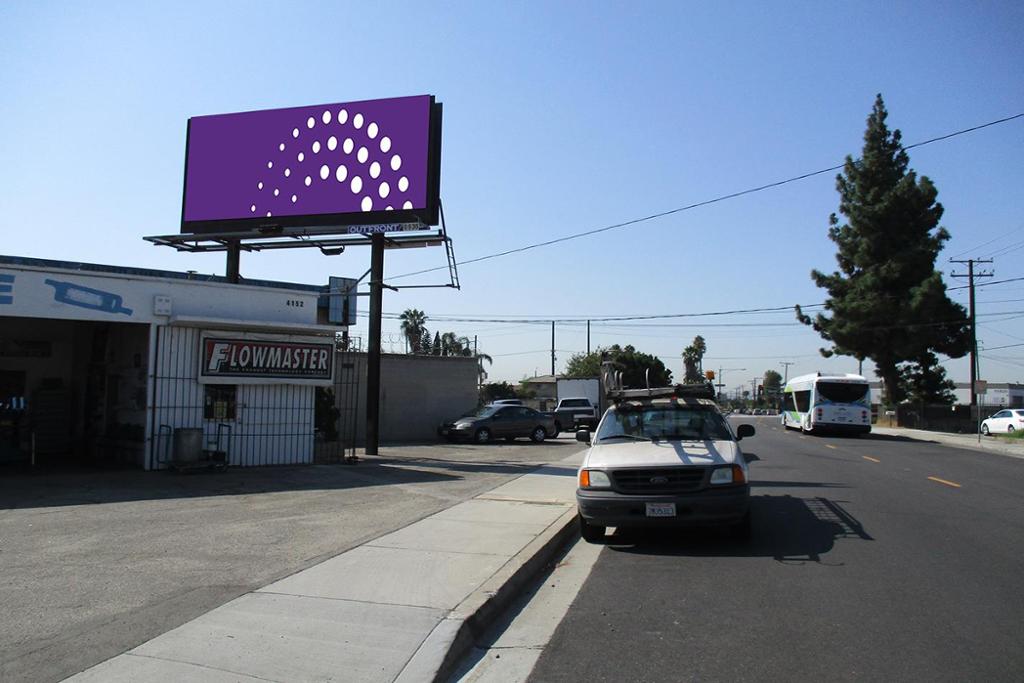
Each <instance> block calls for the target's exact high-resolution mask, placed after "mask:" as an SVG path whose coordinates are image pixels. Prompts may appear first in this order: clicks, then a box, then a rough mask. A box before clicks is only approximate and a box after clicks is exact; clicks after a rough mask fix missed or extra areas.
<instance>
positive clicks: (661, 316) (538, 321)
mask: <svg viewBox="0 0 1024 683" xmlns="http://www.w3.org/2000/svg"><path fill="white" fill-rule="evenodd" d="M824 305H825V304H823V303H820V304H806V305H802V306H801V307H802V308H820V307H821V306H824ZM792 310H793V306H792V305H790V306H775V307H772V308H737V309H733V310H728V311H706V312H704V313H656V314H650V315H623V316H605V317H591V318H585V317H575V316H574V317H569V318H554V317H546V318H544V317H542V318H472V317H462V316H459V317H456V316H450V317H449V316H440V315H434V316H430V317H429V320H433V321H435V322H446V323H451V322H462V323H507V324H531V325H550V324H551V323H552V321H554V322H556V323H561V324H574V323H575V324H585V323H586V322H587V321H588V320H590V321H591V322H626V321H631V320H666V319H674V318H703V317H714V316H723V315H746V314H753V313H765V312H771V313H779V312H783V311H792ZM356 315H358V316H360V317H365V316H367V315H369V314H368V313H366V312H365V311H360V312H358V313H357V314H356ZM383 316H384V317H385V318H387V319H389V320H397V319H399V318H400V315H399V314H397V313H385V314H383ZM758 324H764V323H751V325H758Z"/></svg>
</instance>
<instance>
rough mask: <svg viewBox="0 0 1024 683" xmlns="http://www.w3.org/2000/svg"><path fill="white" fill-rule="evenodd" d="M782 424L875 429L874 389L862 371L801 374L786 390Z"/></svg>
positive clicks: (821, 429)
mask: <svg viewBox="0 0 1024 683" xmlns="http://www.w3.org/2000/svg"><path fill="white" fill-rule="evenodd" d="M782 400H783V406H782V426H783V427H786V428H787V429H800V430H802V431H804V432H808V433H810V432H825V431H833V432H846V433H853V434H867V433H868V432H870V431H871V393H870V388H869V387H868V381H867V380H866V379H865V378H864V377H861V376H860V375H848V374H846V375H823V374H821V373H820V372H816V373H814V374H812V375H801V376H799V377H794V378H793V379H791V380H789V381H788V382H786V386H785V388H784V389H783V390H782Z"/></svg>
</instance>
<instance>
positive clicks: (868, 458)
mask: <svg viewBox="0 0 1024 683" xmlns="http://www.w3.org/2000/svg"><path fill="white" fill-rule="evenodd" d="M860 457H862V458H864V459H865V460H870V461H871V462H882V461H881V460H879V459H878V458H872V457H871V456H870V455H862V456H860Z"/></svg>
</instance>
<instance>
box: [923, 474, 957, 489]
mask: <svg viewBox="0 0 1024 683" xmlns="http://www.w3.org/2000/svg"><path fill="white" fill-rule="evenodd" d="M928 478H929V479H931V480H932V481H937V482H939V483H940V484H945V485H946V486H952V487H953V488H955V489H958V488H960V484H958V483H956V482H955V481H946V480H945V479H939V478H938V477H928Z"/></svg>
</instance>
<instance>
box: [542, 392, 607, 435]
mask: <svg viewBox="0 0 1024 683" xmlns="http://www.w3.org/2000/svg"><path fill="white" fill-rule="evenodd" d="M551 415H552V416H553V417H554V418H555V429H557V430H558V431H560V432H564V431H568V430H575V429H578V428H579V427H587V428H589V429H594V428H595V427H596V426H597V423H598V421H599V420H600V419H601V416H600V415H598V414H597V407H596V406H594V404H592V403H591V402H590V399H589V398H582V397H576V398H563V399H559V401H558V405H557V406H555V410H554V412H553V413H551Z"/></svg>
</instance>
